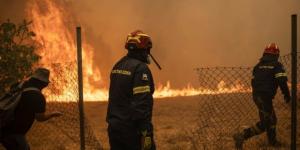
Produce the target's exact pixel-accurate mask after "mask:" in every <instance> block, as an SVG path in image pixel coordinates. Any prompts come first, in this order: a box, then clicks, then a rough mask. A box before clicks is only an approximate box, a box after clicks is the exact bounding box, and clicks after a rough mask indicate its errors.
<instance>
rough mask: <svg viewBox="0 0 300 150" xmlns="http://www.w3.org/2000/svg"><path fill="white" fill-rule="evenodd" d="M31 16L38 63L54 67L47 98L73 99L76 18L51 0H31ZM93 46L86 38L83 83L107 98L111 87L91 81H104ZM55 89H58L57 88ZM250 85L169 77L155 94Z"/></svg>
mask: <svg viewBox="0 0 300 150" xmlns="http://www.w3.org/2000/svg"><path fill="white" fill-rule="evenodd" d="M27 12H28V16H29V17H30V18H31V19H32V20H33V25H32V27H33V31H35V32H36V33H37V36H36V40H38V41H39V42H40V43H41V45H42V46H41V47H40V48H39V50H38V53H39V54H40V55H41V56H42V59H41V61H40V62H39V64H38V65H39V66H44V67H47V68H49V69H50V70H51V80H52V81H54V82H53V84H52V86H53V87H54V88H51V90H46V91H45V94H46V95H47V98H48V100H50V101H51V100H52V101H70V100H77V93H78V91H76V90H77V87H76V86H77V75H76V74H77V66H76V58H77V56H76V46H75V40H74V39H75V35H74V34H73V33H74V32H75V30H70V28H75V21H74V20H72V17H71V16H70V15H69V14H68V12H67V11H66V9H65V8H62V7H60V5H59V4H57V3H55V2H53V1H51V0H43V1H41V0H31V1H29V2H28V7H27ZM93 52H94V48H93V47H92V46H91V45H89V44H88V43H87V42H85V41H83V67H84V68H83V71H84V72H83V76H84V78H83V84H84V99H85V100H88V101H93V100H107V99H108V89H107V88H105V87H103V88H102V89H99V88H96V87H94V86H93V85H92V83H102V82H104V81H103V79H102V77H101V72H100V69H99V68H97V67H95V66H94V62H93V56H94V53H93ZM55 91H56V92H55ZM249 91H250V89H249V88H245V87H244V86H242V85H236V86H234V87H231V88H226V87H225V82H224V81H221V82H220V83H219V85H218V88H217V90H211V89H205V88H194V87H192V86H191V85H189V84H188V85H187V86H186V87H185V88H183V89H172V88H171V84H170V82H169V81H168V82H167V84H166V86H163V85H161V84H160V85H159V86H158V88H157V90H156V92H155V93H154V97H155V98H163V97H176V96H192V95H199V94H222V93H234V92H249Z"/></svg>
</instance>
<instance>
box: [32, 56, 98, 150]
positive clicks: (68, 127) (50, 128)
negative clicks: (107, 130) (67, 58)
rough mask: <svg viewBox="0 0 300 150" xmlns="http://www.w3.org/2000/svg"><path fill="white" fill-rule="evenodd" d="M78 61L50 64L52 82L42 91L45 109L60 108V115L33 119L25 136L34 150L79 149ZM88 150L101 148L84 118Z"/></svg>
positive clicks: (54, 109) (57, 109) (49, 110)
mask: <svg viewBox="0 0 300 150" xmlns="http://www.w3.org/2000/svg"><path fill="white" fill-rule="evenodd" d="M76 65H77V63H76V62H73V63H69V64H68V63H67V64H64V65H62V64H60V63H58V64H52V66H49V67H48V68H50V70H51V76H52V77H54V78H52V79H51V83H50V84H49V86H48V88H47V89H45V91H43V93H44V94H45V95H46V98H47V105H46V110H47V112H52V111H60V112H63V116H61V117H59V118H54V119H51V120H49V121H47V122H42V123H39V122H35V123H34V125H33V128H32V129H31V130H30V132H29V134H28V136H27V138H28V141H29V143H30V146H31V149H33V150H76V149H80V124H79V120H80V118H79V109H78V100H79V98H78V97H79V96H78V79H77V69H76V68H77V66H76ZM85 143H86V146H85V147H86V149H87V150H89V149H90V150H98V149H102V146H101V144H100V142H99V141H98V140H97V139H96V137H95V135H94V133H93V130H92V129H91V126H90V125H89V122H88V120H85Z"/></svg>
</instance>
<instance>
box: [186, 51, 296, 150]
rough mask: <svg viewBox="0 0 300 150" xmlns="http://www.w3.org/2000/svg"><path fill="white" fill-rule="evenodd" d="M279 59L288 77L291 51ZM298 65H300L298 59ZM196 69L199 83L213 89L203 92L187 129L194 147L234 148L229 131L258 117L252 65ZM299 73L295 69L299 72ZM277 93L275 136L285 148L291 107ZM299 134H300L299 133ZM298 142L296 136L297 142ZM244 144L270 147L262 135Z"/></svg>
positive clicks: (289, 132) (248, 147)
mask: <svg viewBox="0 0 300 150" xmlns="http://www.w3.org/2000/svg"><path fill="white" fill-rule="evenodd" d="M298 59H299V54H298ZM280 61H281V62H282V64H283V65H284V66H285V69H286V71H287V73H288V75H289V77H290V75H291V63H290V62H291V55H285V56H282V57H281V58H280ZM298 68H300V62H299V61H298ZM196 70H197V73H198V75H199V82H200V86H201V87H205V88H204V89H206V90H210V91H215V93H214V92H212V94H209V95H205V98H203V99H202V100H203V101H204V102H201V105H200V108H199V119H198V122H197V124H198V125H197V128H195V129H194V130H193V131H191V133H190V135H191V137H192V138H191V142H192V144H193V147H194V149H201V150H202V149H234V141H233V138H232V135H233V134H234V133H236V132H238V131H242V130H243V129H244V128H246V127H249V126H252V125H254V124H255V123H256V122H257V121H259V117H258V110H257V108H256V106H255V104H254V102H253V100H252V93H251V85H250V82H251V78H252V67H216V68H198V69H196ZM299 74H300V72H299V69H298V76H299ZM298 83H299V77H298ZM298 87H299V84H298ZM222 91H224V92H222ZM277 93H278V94H277V96H276V97H275V99H274V100H273V102H274V107H275V111H276V114H277V118H278V124H277V134H278V139H279V140H280V141H282V142H283V143H284V146H283V147H282V149H287V148H289V145H290V137H291V136H290V134H291V107H290V105H288V104H286V103H284V100H283V95H282V94H281V92H280V91H278V92H277ZM298 108H299V107H298ZM298 133H299V132H298ZM298 137H300V135H299V134H298ZM299 142H300V140H299V138H298V141H297V143H298V144H299ZM244 147H245V148H246V149H271V147H268V145H267V138H266V137H265V136H256V137H253V138H251V139H249V140H247V141H246V142H245V144H244Z"/></svg>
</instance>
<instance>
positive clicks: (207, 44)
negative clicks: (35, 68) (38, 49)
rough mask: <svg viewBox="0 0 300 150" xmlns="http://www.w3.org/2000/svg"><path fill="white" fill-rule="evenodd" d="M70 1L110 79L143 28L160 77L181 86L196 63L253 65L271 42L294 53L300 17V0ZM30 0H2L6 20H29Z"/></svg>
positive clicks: (190, 79)
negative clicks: (130, 39)
mask: <svg viewBox="0 0 300 150" xmlns="http://www.w3.org/2000/svg"><path fill="white" fill-rule="evenodd" d="M65 1H67V3H69V5H66V6H64V7H65V8H66V9H70V11H72V14H74V18H75V19H76V20H77V21H78V24H80V25H81V26H82V28H84V30H85V32H86V37H83V38H86V39H87V40H88V42H89V43H90V44H91V45H92V46H93V47H94V48H95V52H94V53H95V58H94V60H95V65H96V66H97V67H99V68H100V70H101V72H102V74H103V76H104V77H105V79H106V80H107V81H108V74H109V72H110V69H111V67H112V66H113V64H114V63H115V62H116V61H117V60H118V59H119V58H120V57H122V56H123V55H124V54H125V53H126V50H125V49H124V42H125V38H126V35H127V34H128V33H129V32H131V31H133V30H135V29H141V30H144V31H145V32H146V33H148V34H149V35H150V36H151V37H152V39H153V45H154V47H153V49H152V53H153V55H154V56H155V57H156V59H157V60H158V61H159V62H160V64H161V66H162V68H163V70H162V71H158V69H157V68H156V67H155V66H154V65H153V64H152V65H151V69H152V71H153V74H154V78H155V80H156V81H157V82H158V81H159V82H162V83H164V82H166V81H167V80H170V81H171V82H172V84H173V85H174V86H176V87H182V86H183V85H186V84H187V83H188V82H196V81H197V76H196V73H195V72H194V71H193V69H194V68H196V67H207V66H252V65H254V64H255V63H256V62H257V60H258V59H259V57H260V56H261V54H262V51H263V49H264V47H265V45H266V44H268V43H269V42H276V43H278V45H279V47H280V49H281V53H282V54H287V53H289V51H290V30H291V29H290V15H291V14H293V13H298V15H299V16H300V1H299V0H285V1H283V0H243V1H241V0H226V1H225V0H126V1H124V0H76V1H75V0H65ZM25 2H26V1H21V0H0V13H1V15H0V20H5V19H6V18H11V20H18V19H20V18H24V17H25V16H26V15H25V14H24V8H25ZM298 19H299V20H300V17H298ZM298 28H299V29H298V31H299V30H300V23H299V22H298ZM37 34H38V33H37ZM299 39H300V38H299ZM298 44H299V45H300V40H299V41H298ZM195 85H197V83H196V84H195Z"/></svg>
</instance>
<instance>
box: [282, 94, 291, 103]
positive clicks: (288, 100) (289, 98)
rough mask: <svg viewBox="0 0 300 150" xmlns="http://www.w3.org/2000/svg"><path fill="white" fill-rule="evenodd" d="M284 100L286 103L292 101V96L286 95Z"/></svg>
mask: <svg viewBox="0 0 300 150" xmlns="http://www.w3.org/2000/svg"><path fill="white" fill-rule="evenodd" d="M284 101H285V103H287V104H288V103H290V101H291V97H290V96H286V95H285V96H284Z"/></svg>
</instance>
